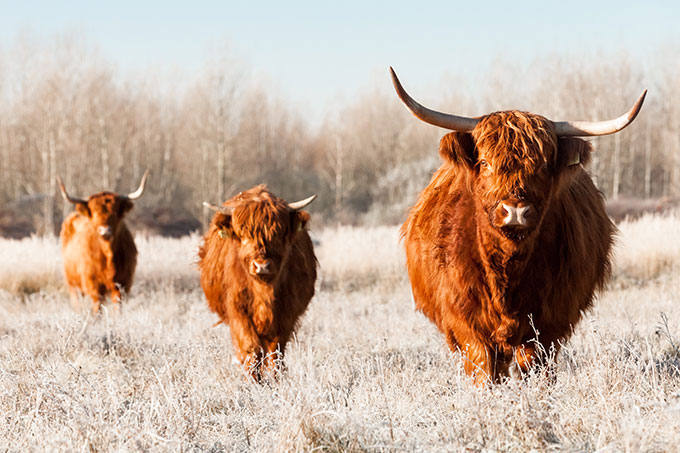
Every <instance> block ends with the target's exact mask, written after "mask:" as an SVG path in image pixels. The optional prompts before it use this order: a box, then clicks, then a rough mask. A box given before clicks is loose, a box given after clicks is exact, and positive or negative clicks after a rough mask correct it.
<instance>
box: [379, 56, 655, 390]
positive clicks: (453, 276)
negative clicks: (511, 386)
mask: <svg viewBox="0 0 680 453" xmlns="http://www.w3.org/2000/svg"><path fill="white" fill-rule="evenodd" d="M390 71H391V75H392V81H393V83H394V86H395V89H396V91H397V94H398V95H399V97H400V99H401V100H402V101H403V102H404V103H405V104H406V106H407V107H408V108H409V109H410V110H411V111H412V112H413V113H414V114H415V116H416V117H418V118H419V119H421V120H423V121H425V122H427V123H430V124H433V125H435V126H439V127H443V128H445V129H449V130H453V131H454V132H451V133H449V134H447V135H445V136H444V137H443V138H442V139H441V143H440V148H439V154H440V156H441V158H442V159H443V161H444V163H443V164H442V165H441V167H440V168H439V170H437V172H436V173H435V174H434V175H433V177H432V180H431V181H430V184H429V185H428V186H427V187H426V188H425V190H423V191H422V193H421V194H420V196H419V198H418V201H417V202H416V204H415V206H413V208H412V209H411V211H410V214H409V216H408V219H407V220H406V222H405V223H404V225H403V227H402V230H401V232H402V236H403V239H404V244H405V247H406V257H407V267H408V274H409V278H410V280H411V286H412V290H413V296H414V299H415V302H416V306H417V308H418V309H419V310H421V311H422V312H423V313H424V314H425V315H426V316H427V317H428V318H430V320H432V321H433V322H434V323H435V324H436V325H437V327H439V330H440V331H441V332H442V333H443V334H444V335H445V337H446V341H447V343H448V345H449V347H450V348H451V349H452V350H453V351H461V353H462V354H463V358H464V366H465V370H466V372H467V373H468V374H470V375H473V376H475V379H476V381H477V382H478V383H479V384H483V383H484V382H485V381H486V380H488V379H491V380H498V379H499V378H501V377H503V376H506V375H507V374H508V371H509V366H510V365H511V364H513V363H515V364H516V365H517V366H519V368H520V369H521V370H523V371H526V370H527V369H529V368H530V367H531V365H532V364H533V363H534V362H535V359H536V356H537V354H538V353H539V352H540V351H539V350H540V349H544V350H549V348H550V347H551V346H554V347H556V348H558V347H559V343H558V342H559V341H561V340H565V339H567V338H568V337H569V336H570V335H571V333H572V331H573V329H574V326H575V325H576V323H578V321H579V320H580V319H581V317H582V315H583V312H584V311H585V310H587V309H588V308H590V307H591V305H592V303H593V297H594V294H595V291H597V290H600V289H602V288H603V286H604V285H605V283H606V281H607V279H608V276H609V272H610V254H611V247H612V241H613V236H614V232H615V227H614V226H613V224H612V223H611V222H610V220H609V218H608V217H607V214H606V213H605V207H604V201H603V197H602V195H601V193H600V192H599V191H598V190H597V188H596V187H595V185H594V184H593V182H592V180H591V179H590V176H589V175H588V173H587V172H586V170H585V169H584V168H583V166H584V165H586V164H587V163H588V161H589V160H590V154H591V151H592V148H591V146H590V144H589V143H588V142H587V141H584V140H582V139H579V138H575V137H577V136H595V135H605V134H611V133H614V132H618V131H620V130H621V129H623V128H624V127H626V126H627V125H628V124H630V122H631V121H633V119H634V118H635V116H636V115H637V114H638V112H639V110H640V108H641V107H642V102H643V100H644V96H645V93H646V92H643V93H642V95H641V96H640V98H639V99H638V100H637V102H636V103H635V105H634V106H633V108H632V109H631V110H630V111H629V112H627V113H626V114H625V115H623V116H621V117H619V118H617V119H615V120H610V121H603V122H595V123H591V122H554V121H550V120H548V119H546V118H544V117H542V116H539V115H535V114H532V113H526V112H520V111H515V110H512V111H506V112H496V113H491V114H489V115H486V116H482V117H479V118H465V117H459V116H454V115H449V114H445V113H440V112H436V111H433V110H430V109H427V108H426V107H423V106H422V105H420V104H419V103H417V102H416V101H415V100H413V99H412V98H411V97H410V96H409V95H408V94H407V93H406V92H405V91H404V89H403V87H402V86H401V84H400V82H399V80H398V79H397V76H396V74H395V73H394V71H393V70H392V69H391V68H390ZM536 340H537V341H538V343H537V342H536Z"/></svg>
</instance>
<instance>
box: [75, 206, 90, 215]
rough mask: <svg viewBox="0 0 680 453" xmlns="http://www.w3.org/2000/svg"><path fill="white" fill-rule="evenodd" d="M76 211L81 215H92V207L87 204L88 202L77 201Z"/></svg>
mask: <svg viewBox="0 0 680 453" xmlns="http://www.w3.org/2000/svg"><path fill="white" fill-rule="evenodd" d="M76 211H78V212H79V213H80V215H84V216H85V217H91V215H90V208H89V207H88V206H87V203H76Z"/></svg>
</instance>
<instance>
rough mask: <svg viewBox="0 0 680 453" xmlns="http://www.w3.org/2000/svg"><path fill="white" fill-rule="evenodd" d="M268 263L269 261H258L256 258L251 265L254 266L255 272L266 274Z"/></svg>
mask: <svg viewBox="0 0 680 453" xmlns="http://www.w3.org/2000/svg"><path fill="white" fill-rule="evenodd" d="M269 264H270V261H269V260H266V261H262V262H258V261H256V260H253V265H254V266H255V273H256V274H268V273H269Z"/></svg>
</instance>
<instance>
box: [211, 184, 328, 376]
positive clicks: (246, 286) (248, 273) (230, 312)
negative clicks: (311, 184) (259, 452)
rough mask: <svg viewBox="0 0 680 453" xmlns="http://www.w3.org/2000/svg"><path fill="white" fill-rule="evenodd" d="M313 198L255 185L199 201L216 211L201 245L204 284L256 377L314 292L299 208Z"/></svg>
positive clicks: (270, 364) (304, 217) (312, 262)
mask: <svg viewBox="0 0 680 453" xmlns="http://www.w3.org/2000/svg"><path fill="white" fill-rule="evenodd" d="M314 198H316V195H314V196H311V197H309V198H307V199H305V200H302V201H299V202H296V203H286V202H285V201H283V200H282V199H281V198H278V197H276V196H274V195H273V194H272V193H271V192H269V191H268V190H267V188H266V187H265V186H264V185H260V186H256V187H254V188H252V189H250V190H247V191H245V192H241V193H240V194H238V195H236V196H235V197H233V198H231V199H230V200H228V201H226V202H225V203H224V205H223V206H222V207H219V206H214V205H211V204H209V203H204V204H205V205H206V206H208V207H209V208H211V209H213V210H214V211H216V213H215V216H214V217H213V219H212V222H211V224H210V229H209V230H208V232H207V233H206V234H205V237H204V239H203V245H202V246H201V247H200V249H199V257H200V262H199V266H200V269H201V286H202V287H203V291H204V293H205V296H206V299H207V300H208V306H209V307H210V309H211V310H212V311H213V312H215V313H216V314H217V315H218V316H219V317H220V322H221V323H224V324H228V325H229V328H230V330H231V339H232V344H233V346H234V353H235V355H236V358H237V359H238V361H239V362H240V363H242V364H243V365H244V366H245V368H246V369H247V370H248V371H249V372H250V374H251V376H252V377H253V378H254V379H256V380H260V379H261V378H262V376H263V374H264V373H266V372H270V371H272V370H273V369H275V364H276V359H277V358H279V357H280V355H281V354H283V352H284V350H285V347H286V344H287V343H288V340H289V339H290V336H291V334H292V332H293V330H294V328H295V326H296V324H297V321H298V319H299V318H300V316H301V315H302V314H303V313H304V311H305V310H306V309H307V306H308V305H309V302H310V300H311V299H312V296H313V295H314V282H315V280H316V267H317V261H316V257H315V256H314V248H313V245H312V241H311V239H310V237H309V233H308V231H307V228H306V226H307V223H308V222H309V214H308V213H307V212H305V211H302V209H303V208H304V207H305V206H307V205H308V204H309V203H311V202H312V201H313V200H314Z"/></svg>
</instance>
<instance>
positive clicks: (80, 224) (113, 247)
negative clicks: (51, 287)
mask: <svg viewBox="0 0 680 453" xmlns="http://www.w3.org/2000/svg"><path fill="white" fill-rule="evenodd" d="M148 176H149V170H147V171H146V172H144V176H142V181H141V183H140V184H139V188H138V189H137V190H136V191H134V192H132V193H130V194H128V195H119V194H115V193H111V192H100V193H97V194H94V195H92V196H91V197H90V198H89V199H87V200H83V199H80V198H74V197H71V196H70V195H69V194H68V193H67V192H66V188H65V187H64V183H63V182H62V180H61V178H59V177H57V181H58V183H59V188H60V189H61V194H62V196H63V197H64V200H65V201H67V202H70V203H73V204H75V208H76V210H75V212H73V213H71V214H70V215H69V216H68V217H66V219H65V220H64V223H62V225H61V233H60V235H59V237H60V238H61V252H62V256H63V259H64V275H65V276H66V283H67V284H68V287H69V292H70V293H71V301H72V303H73V304H74V307H75V306H77V301H78V297H79V295H80V294H86V295H88V296H90V298H92V313H93V314H97V313H98V312H99V307H100V305H101V303H102V301H103V300H104V298H105V297H106V296H107V294H110V295H111V301H112V302H113V304H114V307H115V309H116V310H119V303H120V300H121V290H123V291H124V292H125V294H127V293H129V292H130V288H131V287H132V278H133V276H134V273H135V267H136V266H137V248H136V247H135V242H134V240H133V239H132V234H130V231H129V230H128V228H127V226H126V225H125V222H123V217H124V216H125V214H126V213H127V212H128V211H129V210H130V209H132V206H133V203H132V202H133V201H134V200H136V199H138V198H139V197H140V196H141V195H142V193H144V187H145V186H146V179H147V177H148Z"/></svg>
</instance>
